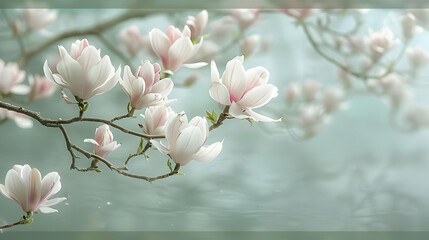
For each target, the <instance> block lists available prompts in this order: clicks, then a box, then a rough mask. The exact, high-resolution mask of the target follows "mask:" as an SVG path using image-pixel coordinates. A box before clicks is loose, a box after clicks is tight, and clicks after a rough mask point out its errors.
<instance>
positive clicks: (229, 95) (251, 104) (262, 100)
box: [209, 57, 280, 122]
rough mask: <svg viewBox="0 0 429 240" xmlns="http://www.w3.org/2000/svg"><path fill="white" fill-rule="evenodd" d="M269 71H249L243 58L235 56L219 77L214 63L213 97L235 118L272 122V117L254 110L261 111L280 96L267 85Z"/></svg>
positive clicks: (212, 65) (273, 87)
mask: <svg viewBox="0 0 429 240" xmlns="http://www.w3.org/2000/svg"><path fill="white" fill-rule="evenodd" d="M269 75H270V74H269V72H268V71H267V70H266V69H265V68H263V67H255V68H251V69H249V70H247V71H245V70H244V68H243V57H236V58H234V59H233V60H231V61H229V62H228V63H227V64H226V69H225V71H224V73H223V75H222V78H219V72H218V70H217V67H216V63H215V62H214V61H212V63H211V79H212V82H213V83H212V85H211V87H210V90H209V93H210V96H211V97H212V98H213V99H214V100H215V101H216V102H218V103H219V104H220V106H221V107H222V108H223V107H224V106H230V108H229V114H230V115H231V116H233V117H235V118H239V119H245V118H250V119H253V120H255V121H263V122H271V121H280V119H278V120H273V119H271V118H269V117H266V116H263V115H260V114H258V113H256V112H254V111H253V110H252V109H253V108H259V107H262V106H264V105H265V104H267V103H268V102H269V101H270V100H271V99H272V98H274V97H276V96H277V95H278V93H277V91H278V89H277V87H275V86H274V85H272V84H267V82H268V78H269Z"/></svg>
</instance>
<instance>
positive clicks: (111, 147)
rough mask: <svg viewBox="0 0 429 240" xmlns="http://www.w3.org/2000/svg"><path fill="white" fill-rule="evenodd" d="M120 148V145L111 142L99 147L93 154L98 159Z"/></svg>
mask: <svg viewBox="0 0 429 240" xmlns="http://www.w3.org/2000/svg"><path fill="white" fill-rule="evenodd" d="M120 146H121V144H118V143H117V142H116V141H113V142H111V143H109V144H106V145H104V146H101V147H100V148H99V149H98V151H97V152H96V153H95V154H97V155H98V156H100V157H106V156H107V155H109V154H110V153H112V152H113V151H115V150H116V149H117V148H118V147H120Z"/></svg>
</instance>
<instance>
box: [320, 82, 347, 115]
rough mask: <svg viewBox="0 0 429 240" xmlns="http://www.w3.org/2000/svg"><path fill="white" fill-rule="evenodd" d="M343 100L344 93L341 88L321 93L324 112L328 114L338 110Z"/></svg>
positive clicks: (333, 88)
mask: <svg viewBox="0 0 429 240" xmlns="http://www.w3.org/2000/svg"><path fill="white" fill-rule="evenodd" d="M343 98H344V91H343V90H342V89H341V88H337V87H332V88H329V89H328V90H326V91H325V92H324V93H323V106H324V107H325V111H326V112H328V113H330V112H333V111H336V110H338V109H339V108H340V106H341V103H342V101H343Z"/></svg>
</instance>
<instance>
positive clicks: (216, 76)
mask: <svg viewBox="0 0 429 240" xmlns="http://www.w3.org/2000/svg"><path fill="white" fill-rule="evenodd" d="M210 68H211V78H212V82H220V79H219V71H218V70H217V66H216V62H215V61H214V60H212V62H211V64H210Z"/></svg>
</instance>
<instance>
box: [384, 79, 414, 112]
mask: <svg viewBox="0 0 429 240" xmlns="http://www.w3.org/2000/svg"><path fill="white" fill-rule="evenodd" d="M387 96H388V98H389V102H390V104H392V106H393V107H395V108H399V107H401V106H402V105H403V104H404V103H405V102H406V101H407V100H408V99H409V98H410V97H411V93H410V91H409V89H408V87H407V86H406V85H405V84H404V83H402V82H401V83H398V84H395V85H394V86H393V87H392V88H391V89H389V91H388V92H387Z"/></svg>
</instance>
